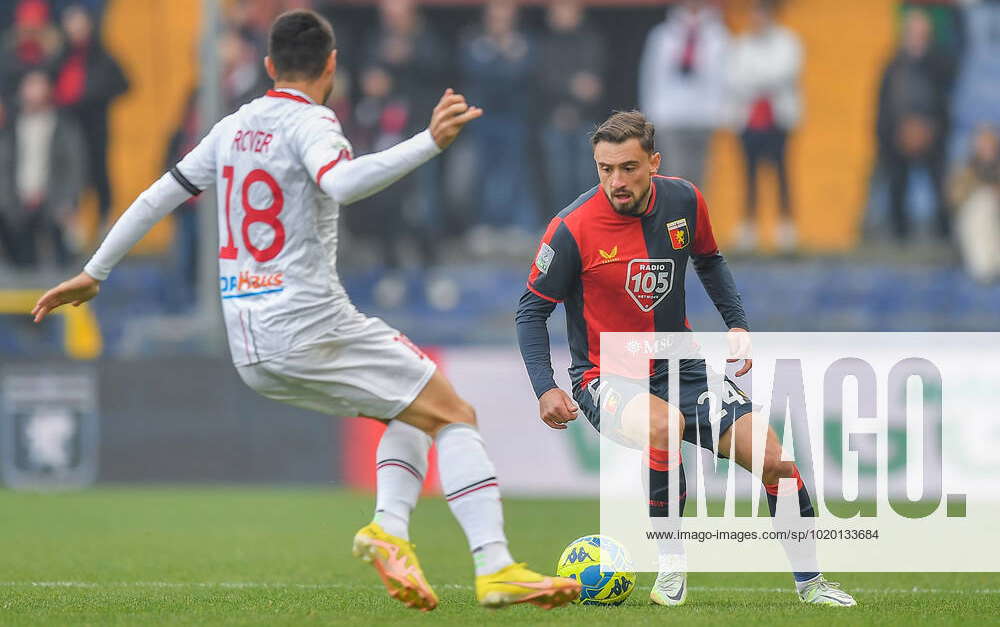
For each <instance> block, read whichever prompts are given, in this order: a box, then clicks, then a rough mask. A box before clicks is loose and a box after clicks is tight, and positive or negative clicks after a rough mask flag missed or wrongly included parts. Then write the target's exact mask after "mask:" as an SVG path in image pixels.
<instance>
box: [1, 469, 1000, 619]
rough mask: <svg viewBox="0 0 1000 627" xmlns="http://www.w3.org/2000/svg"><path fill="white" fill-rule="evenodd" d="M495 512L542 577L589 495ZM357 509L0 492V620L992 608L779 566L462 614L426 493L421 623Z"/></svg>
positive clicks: (982, 589)
mask: <svg viewBox="0 0 1000 627" xmlns="http://www.w3.org/2000/svg"><path fill="white" fill-rule="evenodd" d="M505 506H506V516H507V528H508V532H509V535H510V539H511V544H512V547H513V550H514V554H515V556H516V557H518V559H523V560H526V561H527V562H528V563H529V564H530V565H532V566H534V567H535V568H536V569H539V570H545V571H552V570H554V568H555V564H554V562H555V560H556V559H557V557H558V555H559V553H560V552H561V551H562V549H563V547H564V546H565V545H566V544H567V543H568V542H569V541H570V540H572V539H573V538H575V537H577V536H580V535H584V534H586V533H593V532H596V531H597V520H598V509H597V503H596V502H594V501H552V500H518V499H506V500H505ZM371 508H372V499H371V497H370V496H367V495H359V494H352V493H349V492H343V491H337V490H332V489H282V488H252V489H251V488H234V487H217V488H169V487H159V488H107V487H106V488H100V489H95V490H90V491H85V492H79V493H64V494H17V493H11V492H2V491H0V625H46V624H51V625H65V624H89V625H105V624H111V625H148V624H162V623H169V624H177V625H185V624H190V625H205V624H212V625H214V624H259V625H301V624H339V623H350V624H390V623H391V624H398V623H401V622H408V623H413V624H418V623H419V624H432V623H433V624H448V625H469V624H472V623H477V624H479V625H488V624H489V625H492V624H525V625H527V624H563V625H568V624H585V623H584V621H600V624H601V625H626V624H640V623H648V622H651V621H654V620H655V621H661V620H662V621H664V622H666V621H681V622H683V624H684V625H702V624H704V625H716V624H720V623H722V622H723V621H731V622H732V624H739V625H748V624H751V625H768V626H772V625H780V624H789V625H792V624H794V625H814V624H831V623H842V624H847V623H850V624H878V625H885V624H908V625H913V624H922V625H923V624H956V623H963V622H964V623H977V624H979V623H983V622H993V621H996V620H997V615H998V610H1000V575H996V574H897V573H893V574H878V573H867V574H866V573H858V574H836V575H834V576H833V577H832V578H834V579H836V580H839V581H841V582H842V583H843V584H844V587H845V589H847V590H848V591H850V592H852V593H854V594H855V596H856V597H857V599H858V602H859V603H860V606H859V607H857V608H854V609H840V608H824V607H807V606H803V605H802V604H801V603H799V601H798V599H797V597H796V596H795V595H794V593H793V591H792V587H791V580H790V576H789V575H787V574H784V573H766V574H711V573H693V574H691V575H690V577H689V585H690V586H691V588H690V594H689V595H688V602H687V605H685V606H684V607H680V608H673V609H666V608H658V607H652V606H650V605H648V598H647V594H648V590H649V585H650V583H651V577H652V576H651V575H649V574H644V575H640V579H639V587H638V588H637V590H636V592H635V594H633V595H632V598H631V599H629V602H628V604H627V605H625V606H622V607H618V608H593V607H570V608H564V609H560V610H554V611H551V612H543V611H541V610H538V609H537V608H534V607H514V608H510V609H506V610H502V611H493V612H491V611H487V610H482V609H480V608H478V607H477V606H476V605H475V600H474V595H473V590H472V586H471V584H472V565H471V559H470V558H469V555H468V552H467V548H466V546H465V539H464V536H463V535H462V532H461V530H460V529H459V527H458V525H457V524H456V523H455V522H454V521H453V520H452V518H451V516H450V514H449V513H448V509H447V506H446V505H445V503H444V502H443V501H442V500H441V499H430V500H426V501H423V502H422V503H421V504H420V505H419V506H418V508H417V510H416V512H415V514H414V521H413V539H414V541H415V542H416V543H417V548H418V551H419V554H420V556H421V560H422V562H423V565H424V568H425V569H426V571H427V574H428V577H429V579H430V580H431V583H432V584H434V585H435V587H436V588H437V591H438V593H439V595H440V596H441V605H440V606H439V607H438V609H437V610H436V611H434V612H432V613H430V614H426V615H424V614H420V613H417V612H414V611H412V610H407V609H405V608H403V607H402V606H401V605H399V604H397V603H396V602H394V601H392V600H391V599H389V598H388V596H387V595H386V594H385V593H384V591H383V590H382V587H381V585H380V584H379V582H378V579H377V577H376V575H375V573H374V571H372V570H371V568H370V567H368V566H366V565H364V564H362V563H360V562H358V561H357V560H355V559H353V558H352V557H351V556H350V544H351V542H350V541H351V537H352V535H353V533H354V532H355V531H356V530H357V529H358V528H359V527H361V525H363V524H365V523H366V522H367V521H368V520H369V518H370V516H371ZM928 541H934V542H942V541H946V539H945V538H936V539H931V538H929V539H928ZM775 550H776V551H778V550H780V548H779V547H778V546H777V545H775ZM914 550H920V548H919V547H914Z"/></svg>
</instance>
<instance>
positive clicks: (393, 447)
mask: <svg viewBox="0 0 1000 627" xmlns="http://www.w3.org/2000/svg"><path fill="white" fill-rule="evenodd" d="M430 448H431V437H430V436H429V435H427V434H426V433H424V432H423V431H421V430H420V429H417V428H416V427H414V426H411V425H408V424H406V423H405V422H400V421H398V420H393V421H392V422H390V423H389V426H388V427H387V428H386V430H385V433H383V434H382V439H381V441H379V443H378V450H377V451H376V452H375V464H376V465H375V482H376V486H377V488H376V496H375V519H374V520H375V522H377V523H378V524H379V525H381V526H382V528H383V529H385V531H386V533H389V534H392V535H394V536H396V537H398V538H402V539H404V540H409V539H410V512H412V511H413V508H414V507H415V506H416V505H417V499H419V498H420V490H421V488H423V485H424V476H425V475H426V474H427V452H428V451H429V450H430Z"/></svg>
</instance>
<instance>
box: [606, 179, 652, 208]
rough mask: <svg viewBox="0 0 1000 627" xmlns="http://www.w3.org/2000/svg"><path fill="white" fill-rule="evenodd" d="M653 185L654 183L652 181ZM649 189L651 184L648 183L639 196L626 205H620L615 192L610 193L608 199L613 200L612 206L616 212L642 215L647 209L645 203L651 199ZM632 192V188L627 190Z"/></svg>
mask: <svg viewBox="0 0 1000 627" xmlns="http://www.w3.org/2000/svg"><path fill="white" fill-rule="evenodd" d="M650 185H652V183H650ZM649 189H650V186H649V185H647V186H646V189H644V190H643V191H642V193H641V194H639V195H638V196H637V197H635V198H634V199H633V200H632V201H631V202H630V203H628V204H626V205H619V204H618V203H617V201H615V197H614V192H612V193H611V194H610V195H608V201H610V202H611V208H612V209H614V210H615V212H616V213H620V214H621V215H623V216H641V215H642V214H643V213H645V211H646V207H645V204H646V202H648V200H649ZM625 191H627V192H629V193H630V194H631V193H632V190H625Z"/></svg>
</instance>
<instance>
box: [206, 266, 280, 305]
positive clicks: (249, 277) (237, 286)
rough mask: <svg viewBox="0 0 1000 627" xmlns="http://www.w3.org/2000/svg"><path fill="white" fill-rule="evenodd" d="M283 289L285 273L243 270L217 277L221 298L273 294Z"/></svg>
mask: <svg viewBox="0 0 1000 627" xmlns="http://www.w3.org/2000/svg"><path fill="white" fill-rule="evenodd" d="M284 289H285V273H284V272H275V273H273V274H255V273H253V272H250V271H248V270H244V271H243V272H240V273H239V274H230V275H228V276H220V277H219V291H220V292H221V293H222V298H224V299H226V298H243V297H247V296H261V295H263V294H273V293H275V292H281V291H283V290H284Z"/></svg>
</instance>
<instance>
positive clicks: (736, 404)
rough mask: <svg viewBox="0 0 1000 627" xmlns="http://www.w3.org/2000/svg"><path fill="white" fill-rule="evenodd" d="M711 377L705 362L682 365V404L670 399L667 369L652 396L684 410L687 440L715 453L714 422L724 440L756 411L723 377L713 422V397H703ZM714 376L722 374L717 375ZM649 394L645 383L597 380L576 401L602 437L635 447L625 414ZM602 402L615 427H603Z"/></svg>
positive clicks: (654, 379)
mask: <svg viewBox="0 0 1000 627" xmlns="http://www.w3.org/2000/svg"><path fill="white" fill-rule="evenodd" d="M708 374H709V373H708V372H707V371H706V370H705V363H704V362H703V361H700V360H692V361H691V362H688V363H682V366H681V370H680V376H679V377H678V378H679V381H678V382H679V385H678V391H679V393H680V403H679V404H678V403H674V402H673V401H671V400H670V396H669V387H668V386H669V376H668V374H667V372H666V370H663V371H660V372H657V373H654V374H653V375H652V376H651V377H650V380H649V393H650V394H652V395H653V396H656V397H658V398H661V399H663V400H664V401H666V402H668V403H670V404H671V405H673V406H675V407H677V408H678V409H680V410H681V413H682V414H684V439H685V440H687V441H688V442H690V443H692V444H694V445H696V446H701V447H702V448H706V449H708V450H710V451H711V450H714V442H713V441H712V423H713V422H717V423H718V424H719V436H720V437H721V436H722V434H723V433H725V432H726V431H728V430H729V428H730V427H732V426H733V423H734V422H736V419H738V418H740V417H741V416H744V415H746V414H748V413H750V412H751V411H753V406H752V405H751V403H750V397H749V396H747V395H746V394H745V393H744V392H743V390H741V389H740V388H739V386H737V385H736V384H735V383H734V382H733V381H732V379H730V378H729V377H723V378H722V381H721V382H720V383H719V384H718V385H716V389H714V390H713V392H716V393H717V395H719V396H720V398H719V400H718V401H717V405H716V407H717V410H716V411H717V413H719V415H718V416H716V417H715V418H714V419H713V418H712V416H711V411H710V408H709V402H710V401H709V398H708V397H702V394H703V393H705V392H707V391H709V386H708ZM713 376H718V375H715V374H714V373H713ZM645 393H646V387H645V383H644V382H643V381H639V380H631V379H625V378H622V377H607V378H605V381H604V383H603V384H602V379H601V378H597V379H594V380H593V381H591V382H590V383H589V384H588V385H587V386H586V387H582V388H578V389H577V390H576V391H575V392H574V394H573V398H574V399H575V400H576V402H577V404H578V405H579V406H580V409H581V410H582V411H583V415H584V416H586V417H587V420H589V421H590V424H592V425H594V428H595V429H597V430H598V431H599V432H600V433H601V435H604V436H606V437H609V438H611V439H612V440H614V441H615V442H618V443H620V444H623V445H625V446H629V447H633V448H634V444H633V443H632V442H631V441H630V440H629V438H628V437H627V436H625V434H624V433H623V431H622V423H621V420H622V413H623V412H624V410H625V406H626V405H628V403H629V401H631V400H632V399H633V398H635V397H636V396H638V395H639V394H645ZM699 398H701V399H702V402H701V403H699V402H698V399H699ZM602 403H603V405H604V408H605V413H606V414H607V415H609V416H613V417H614V422H613V424H605V425H602V424H601V406H602ZM720 410H721V411H720Z"/></svg>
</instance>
